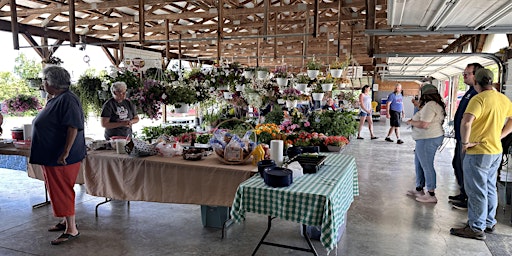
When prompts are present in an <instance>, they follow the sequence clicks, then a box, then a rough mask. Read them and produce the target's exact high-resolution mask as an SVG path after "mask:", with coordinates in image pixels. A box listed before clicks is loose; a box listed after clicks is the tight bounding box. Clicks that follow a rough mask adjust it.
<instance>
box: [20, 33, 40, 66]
mask: <svg viewBox="0 0 512 256" xmlns="http://www.w3.org/2000/svg"><path fill="white" fill-rule="evenodd" d="M22 35H23V37H24V38H25V40H27V42H28V44H30V46H32V48H33V49H34V51H36V53H37V55H39V57H41V59H44V54H43V51H42V48H40V47H39V44H38V43H37V42H36V41H35V40H34V38H33V37H32V35H31V34H30V33H29V32H28V31H24V32H23V34H22Z"/></svg>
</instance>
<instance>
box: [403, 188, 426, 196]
mask: <svg viewBox="0 0 512 256" xmlns="http://www.w3.org/2000/svg"><path fill="white" fill-rule="evenodd" d="M407 195H408V196H414V197H419V196H423V195H425V192H424V191H423V190H421V191H417V190H416V189H413V190H409V191H407Z"/></svg>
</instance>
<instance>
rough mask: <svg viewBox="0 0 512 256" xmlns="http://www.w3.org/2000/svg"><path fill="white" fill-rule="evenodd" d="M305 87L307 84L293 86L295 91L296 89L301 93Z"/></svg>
mask: <svg viewBox="0 0 512 256" xmlns="http://www.w3.org/2000/svg"><path fill="white" fill-rule="evenodd" d="M307 87H308V84H296V85H295V89H297V90H299V91H301V92H305V91H306V88H307Z"/></svg>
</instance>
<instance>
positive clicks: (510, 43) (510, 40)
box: [507, 34, 512, 47]
mask: <svg viewBox="0 0 512 256" xmlns="http://www.w3.org/2000/svg"><path fill="white" fill-rule="evenodd" d="M507 39H508V46H509V47H512V34H507Z"/></svg>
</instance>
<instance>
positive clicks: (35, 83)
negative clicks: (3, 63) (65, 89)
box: [27, 78, 43, 89]
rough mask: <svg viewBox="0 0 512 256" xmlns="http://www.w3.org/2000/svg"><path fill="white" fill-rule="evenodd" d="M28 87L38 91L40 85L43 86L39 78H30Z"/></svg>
mask: <svg viewBox="0 0 512 256" xmlns="http://www.w3.org/2000/svg"><path fill="white" fill-rule="evenodd" d="M27 81H28V86H29V87H30V88H33V89H39V88H41V85H42V84H43V80H42V79H41V78H31V79H28V80H27Z"/></svg>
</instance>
